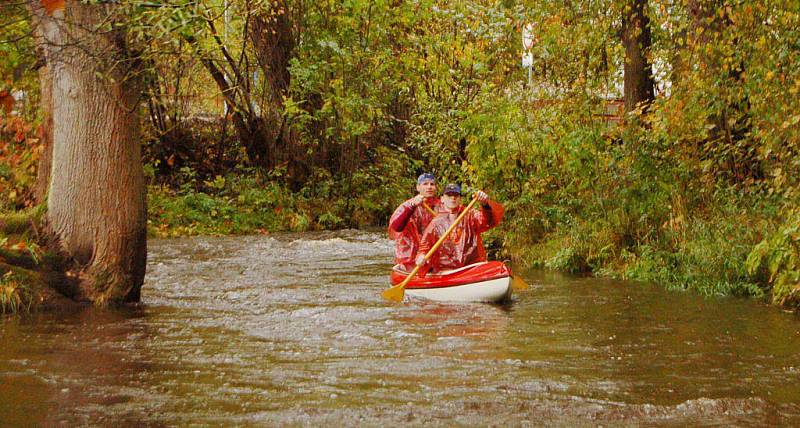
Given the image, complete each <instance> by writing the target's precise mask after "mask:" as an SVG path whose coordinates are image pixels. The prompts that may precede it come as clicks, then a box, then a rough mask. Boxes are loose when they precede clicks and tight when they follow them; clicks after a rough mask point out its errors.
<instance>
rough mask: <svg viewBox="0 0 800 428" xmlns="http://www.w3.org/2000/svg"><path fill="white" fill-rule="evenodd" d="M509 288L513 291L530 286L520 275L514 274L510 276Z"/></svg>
mask: <svg viewBox="0 0 800 428" xmlns="http://www.w3.org/2000/svg"><path fill="white" fill-rule="evenodd" d="M511 288H513V289H514V290H515V291H522V290H527V289H529V288H531V286H530V285H528V283H527V282H525V280H524V279H522V277H521V276H519V275H515V276H512V277H511Z"/></svg>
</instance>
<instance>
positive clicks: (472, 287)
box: [405, 276, 511, 303]
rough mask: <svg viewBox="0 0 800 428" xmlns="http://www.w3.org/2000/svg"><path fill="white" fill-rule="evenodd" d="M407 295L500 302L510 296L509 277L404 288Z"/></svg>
mask: <svg viewBox="0 0 800 428" xmlns="http://www.w3.org/2000/svg"><path fill="white" fill-rule="evenodd" d="M405 292H406V295H407V296H409V297H414V298H420V299H427V300H435V301H439V302H489V303H491V302H502V301H505V300H508V299H510V298H511V277H510V276H509V277H503V278H495V279H490V280H487V281H480V282H473V283H469V284H461V285H453V286H449V287H440V288H413V289H412V288H406V290H405Z"/></svg>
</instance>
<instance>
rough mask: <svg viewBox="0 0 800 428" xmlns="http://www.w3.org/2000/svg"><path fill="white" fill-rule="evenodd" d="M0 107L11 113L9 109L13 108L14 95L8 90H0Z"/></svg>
mask: <svg viewBox="0 0 800 428" xmlns="http://www.w3.org/2000/svg"><path fill="white" fill-rule="evenodd" d="M0 107H2V108H3V110H4V111H5V112H6V114H11V110H13V109H14V97H13V96H12V95H11V93H10V92H9V91H6V90H3V91H0Z"/></svg>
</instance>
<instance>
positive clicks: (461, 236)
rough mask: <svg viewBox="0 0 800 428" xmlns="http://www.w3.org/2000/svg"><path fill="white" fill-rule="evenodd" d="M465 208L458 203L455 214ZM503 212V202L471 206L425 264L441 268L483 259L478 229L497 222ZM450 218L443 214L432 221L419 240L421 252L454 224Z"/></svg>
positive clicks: (456, 266) (484, 257)
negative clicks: (458, 207)
mask: <svg viewBox="0 0 800 428" xmlns="http://www.w3.org/2000/svg"><path fill="white" fill-rule="evenodd" d="M464 209H465V207H461V208H460V209H459V211H458V213H457V214H460V213H461V211H462V210H464ZM503 213H505V209H504V208H503V206H502V205H500V204H499V203H497V202H495V201H492V200H490V201H488V203H487V205H485V206H482V207H481V208H480V209H477V210H475V209H473V210H472V211H470V212H469V213H467V214H466V215H465V216H464V218H463V219H461V222H460V223H459V224H458V225H457V226H456V227H455V229H453V231H452V232H451V233H450V236H448V237H447V239H445V240H444V242H442V245H441V246H440V247H439V249H438V250H436V252H435V253H434V254H433V256H432V257H431V258H430V259H429V260H428V265H430V267H431V269H433V270H437V271H440V270H448V269H458V268H460V267H464V266H466V265H470V264H473V263H478V262H484V261H486V249H485V248H484V247H483V240H482V239H481V233H483V232H485V231H487V230H489V229H491V228H493V227H495V226H497V225H498V224H500V221H501V220H502V219H503ZM453 220H455V219H453ZM453 220H451V219H450V216H449V215H446V214H445V215H439V216H437V217H436V218H435V219H433V221H431V223H430V224H429V225H428V227H427V228H426V229H425V232H424V233H423V235H422V239H421V240H420V246H419V252H420V254H425V253H427V252H428V251H429V250H430V249H431V248H433V246H434V244H436V241H438V240H439V238H441V237H442V235H444V233H445V232H446V231H447V228H448V227H450V225H451V224H453Z"/></svg>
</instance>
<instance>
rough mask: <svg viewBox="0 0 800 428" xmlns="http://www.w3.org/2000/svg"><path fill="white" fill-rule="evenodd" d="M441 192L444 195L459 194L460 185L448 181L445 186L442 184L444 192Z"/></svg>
mask: <svg viewBox="0 0 800 428" xmlns="http://www.w3.org/2000/svg"><path fill="white" fill-rule="evenodd" d="M443 193H444V194H445V195H452V194H456V195H458V196H461V186H459V185H458V184H453V183H450V184H448V185H447V186H444V192H443Z"/></svg>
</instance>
